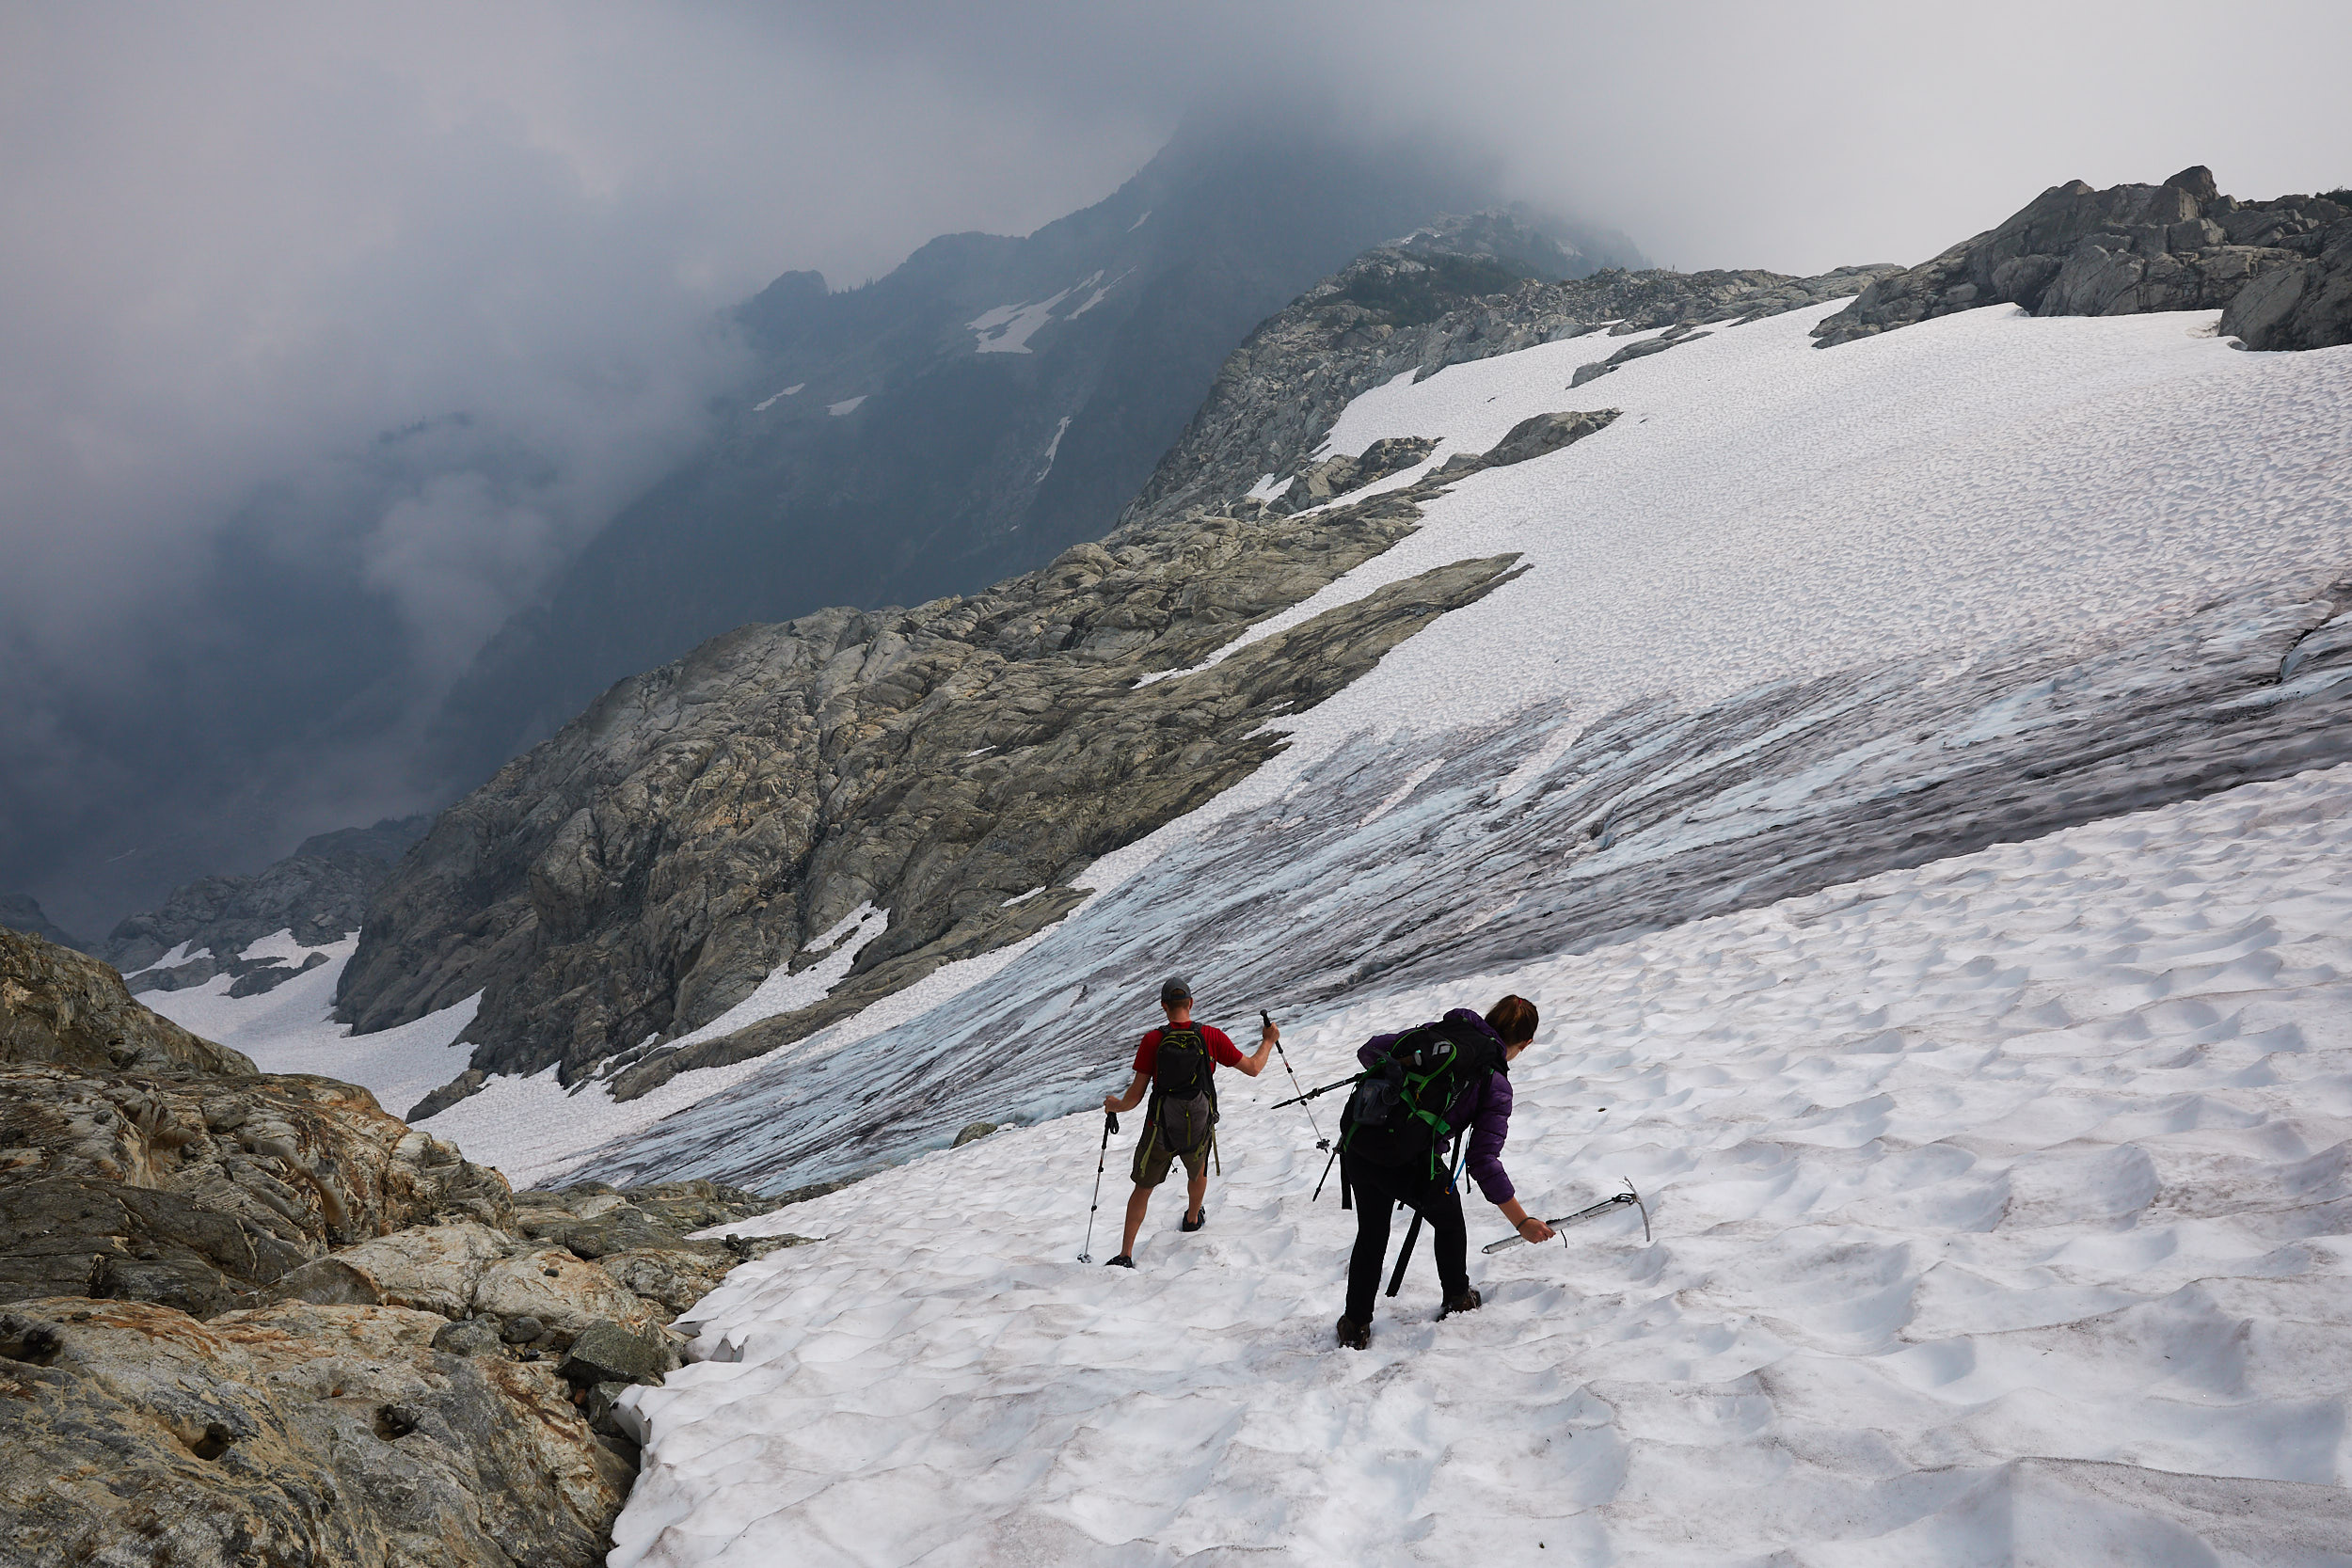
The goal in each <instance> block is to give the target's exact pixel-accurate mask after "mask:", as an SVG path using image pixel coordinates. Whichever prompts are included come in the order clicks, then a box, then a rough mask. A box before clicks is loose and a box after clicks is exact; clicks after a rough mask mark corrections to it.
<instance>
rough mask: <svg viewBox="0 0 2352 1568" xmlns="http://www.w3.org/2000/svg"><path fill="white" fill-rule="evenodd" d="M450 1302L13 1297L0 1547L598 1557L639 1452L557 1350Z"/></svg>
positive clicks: (491, 1558) (150, 1553) (444, 1563)
mask: <svg viewBox="0 0 2352 1568" xmlns="http://www.w3.org/2000/svg"><path fill="white" fill-rule="evenodd" d="M443 1326H445V1325H444V1323H443V1320H441V1319H440V1318H438V1317H437V1316H435V1315H433V1314H432V1313H429V1312H417V1311H409V1310H405V1309H404V1308H400V1307H313V1306H310V1305H308V1304H302V1303H285V1304H279V1305H276V1306H271V1307H259V1308H254V1309H251V1310H246V1311H239V1312H230V1313H227V1314H225V1315H222V1316H219V1317H215V1318H214V1319H212V1320H211V1321H210V1322H205V1323H199V1322H198V1321H196V1320H195V1319H193V1318H191V1317H189V1316H187V1315H186V1314H184V1313H181V1312H177V1311H174V1310H172V1309H170V1308H169V1307H157V1306H150V1305H146V1304H143V1303H138V1302H126V1301H87V1300H79V1299H75V1298H72V1297H63V1298H49V1299H42V1300H34V1301H21V1302H17V1303H14V1304H13V1305H11V1306H10V1307H8V1309H7V1310H6V1312H5V1313H0V1402H4V1403H5V1407H6V1415H5V1417H0V1419H4V1420H5V1422H6V1428H7V1432H8V1448H9V1463H8V1465H5V1466H0V1558H5V1559H6V1560H8V1562H10V1563H15V1564H23V1565H24V1568H52V1565H56V1568H65V1565H66V1564H81V1563H91V1562H109V1563H110V1562H123V1563H129V1562H137V1563H141V1564H154V1565H157V1568H165V1565H181V1564H185V1565H189V1568H196V1565H199V1564H201V1565H204V1568H212V1565H214V1564H224V1565H225V1564H230V1563H257V1564H260V1563H266V1564H273V1565H275V1564H285V1565H289V1568H290V1565H292V1564H295V1563H335V1564H348V1565H351V1568H457V1565H466V1568H474V1565H480V1568H491V1565H497V1568H509V1565H511V1564H516V1563H532V1564H578V1565H580V1568H587V1565H589V1564H593V1563H597V1562H601V1561H602V1560H603V1559H604V1553H605V1550H606V1549H607V1547H608V1546H609V1544H610V1533H609V1532H610V1530H611V1528H612V1519H613V1517H614V1516H615V1515H616V1514H618V1513H619V1512H620V1508H621V1504H622V1502H623V1501H625V1500H626V1498H627V1497H628V1487H629V1483H630V1481H632V1480H633V1479H634V1475H635V1466H634V1465H633V1464H632V1463H631V1462H630V1460H629V1459H628V1457H625V1456H624V1455H623V1454H622V1453H621V1452H618V1451H616V1450H615V1448H614V1447H613V1446H609V1445H607V1444H604V1443H601V1442H598V1441H596V1438H595V1437H594V1435H593V1434H592V1433H591V1432H590V1429H589V1427H588V1424H587V1422H586V1421H585V1420H584V1419H583V1418H582V1417H581V1416H580V1411H579V1409H578V1407H577V1406H575V1404H574V1403H573V1402H572V1396H573V1388H572V1386H571V1384H570V1383H569V1381H568V1380H567V1379H565V1378H564V1376H563V1375H562V1374H561V1373H560V1372H559V1371H558V1370H557V1368H556V1366H555V1364H554V1363H552V1362H548V1361H544V1360H543V1361H539V1362H537V1363H525V1362H520V1361H516V1360H513V1359H510V1358H507V1357H504V1356H465V1355H459V1354H452V1353H450V1352H448V1351H444V1350H437V1349H436V1348H435V1345H434V1338H435V1335H436V1333H437V1331H438V1330H439V1329H441V1328H442V1327H443Z"/></svg>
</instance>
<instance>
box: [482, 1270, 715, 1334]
mask: <svg viewBox="0 0 2352 1568" xmlns="http://www.w3.org/2000/svg"><path fill="white" fill-rule="evenodd" d="M474 1309H475V1310H476V1311H480V1312H494V1313H496V1314H497V1315H498V1316H500V1317H501V1318H504V1319H506V1320H507V1322H508V1323H509V1324H510V1326H511V1325H512V1323H513V1322H514V1320H515V1319H516V1318H521V1317H533V1318H537V1319H538V1320H539V1321H540V1322H541V1323H544V1324H545V1325H546V1327H547V1331H548V1334H549V1335H550V1336H552V1337H553V1339H554V1343H555V1346H556V1348H557V1349H559V1350H562V1349H565V1348H568V1347H569V1346H570V1344H571V1343H572V1341H573V1340H574V1339H575V1338H578V1337H579V1336H580V1333H581V1332H583V1331H584V1330H585V1329H586V1328H587V1327H588V1325H589V1324H591V1323H596V1321H597V1320H599V1319H610V1320H612V1322H613V1323H619V1324H620V1325H621V1326H622V1327H624V1328H628V1329H632V1330H635V1331H637V1332H639V1333H646V1334H651V1333H656V1332H658V1331H659V1330H660V1328H661V1327H662V1325H663V1324H664V1323H667V1322H668V1321H669V1315H668V1314H667V1313H665V1312H663V1311H662V1310H661V1309H660V1308H659V1307H653V1306H650V1305H648V1304H647V1303H645V1302H643V1301H640V1300H639V1299H638V1298H637V1296H636V1295H635V1294H634V1293H632V1292H631V1291H629V1290H628V1288H627V1287H626V1286H624V1285H622V1284H621V1282H620V1281H619V1280H617V1279H614V1278H613V1277H612V1275H609V1274H607V1273H605V1272H604V1270H602V1269H600V1268H598V1267H597V1266H596V1264H594V1263H591V1262H588V1261H586V1260H585V1259H580V1258H578V1257H575V1256H574V1255H573V1254H572V1253H571V1252H570V1251H569V1250H567V1249H565V1248H564V1247H534V1248H532V1249H531V1250H529V1251H525V1252H518V1253H516V1254H515V1255H514V1256H513V1257H511V1258H502V1259H499V1260H498V1261H497V1262H495V1263H492V1264H490V1265H489V1266H488V1267H487V1268H485V1269H484V1270H483V1271H482V1277H481V1281H480V1283H479V1284H477V1285H476V1286H475V1287H474Z"/></svg>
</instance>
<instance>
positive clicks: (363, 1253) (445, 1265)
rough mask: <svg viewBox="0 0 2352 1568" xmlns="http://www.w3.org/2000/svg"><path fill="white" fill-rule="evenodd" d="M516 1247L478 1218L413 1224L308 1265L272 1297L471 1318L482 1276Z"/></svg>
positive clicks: (287, 1278) (283, 1282) (281, 1282)
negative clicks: (446, 1222) (444, 1222)
mask: <svg viewBox="0 0 2352 1568" xmlns="http://www.w3.org/2000/svg"><path fill="white" fill-rule="evenodd" d="M514 1245H515V1243H514V1242H513V1241H512V1240H511V1239H510V1238H509V1237H507V1236H505V1235H503V1234H501V1233H500V1232H498V1231H495V1230H492V1229H491V1228H490V1227H487V1226H485V1225H484V1224H482V1223H481V1222H480V1221H478V1220H470V1219H467V1220H455V1221H453V1222H451V1223H449V1224H446V1225H426V1226H412V1227H409V1228H407V1229H405V1230H398V1231H394V1232H393V1233H392V1234H390V1235H389V1236H379V1237H376V1238H374V1239H373V1240H371V1241H365V1242H361V1243H358V1245H356V1246H351V1247H346V1248H344V1249H343V1250H342V1251H341V1252H338V1253H336V1254H334V1255H333V1256H331V1257H327V1258H322V1259H318V1260H317V1261H315V1262H312V1263H309V1264H305V1265H304V1266H303V1267H301V1268H299V1269H296V1270H294V1271H293V1272H292V1273H290V1274H288V1275H286V1276H285V1277H284V1278H282V1279H280V1280H278V1282H277V1284H276V1285H275V1286H274V1287H272V1289H271V1291H270V1293H271V1295H273V1296H274V1297H276V1298H278V1299H279V1300H286V1301H308V1302H316V1303H320V1304H326V1303H329V1302H343V1303H353V1304H358V1305H365V1306H372V1307H375V1306H380V1307H412V1308H415V1309H417V1310H419V1311H423V1312H437V1313H439V1314H440V1315H441V1316H442V1317H444V1318H464V1317H467V1316H469V1315H470V1314H471V1313H472V1312H473V1310H474V1296H475V1288H476V1287H477V1286H478V1285H479V1284H480V1283H481V1280H482V1275H483V1272H484V1271H485V1269H487V1268H488V1267H489V1266H490V1265H491V1264H493V1263H495V1262H497V1261H498V1260H499V1259H502V1258H504V1257H505V1256H506V1255H507V1254H508V1253H509V1252H511V1251H513V1250H514Z"/></svg>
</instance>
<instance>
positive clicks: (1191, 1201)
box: [1184, 1160, 1209, 1225]
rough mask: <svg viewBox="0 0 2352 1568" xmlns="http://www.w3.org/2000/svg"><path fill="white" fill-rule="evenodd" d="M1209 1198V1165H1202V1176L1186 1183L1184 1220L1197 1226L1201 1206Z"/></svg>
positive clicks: (1203, 1163) (1202, 1163)
mask: <svg viewBox="0 0 2352 1568" xmlns="http://www.w3.org/2000/svg"><path fill="white" fill-rule="evenodd" d="M1208 1196H1209V1165H1208V1162H1207V1161H1205V1160H1204V1161H1202V1162H1201V1163H1200V1175H1198V1176H1196V1177H1194V1178H1193V1179H1192V1180H1190V1181H1187V1182H1185V1183H1184V1199H1185V1205H1184V1218H1186V1219H1188V1220H1190V1221H1192V1222H1193V1223H1194V1224H1195V1225H1198V1224H1200V1205H1201V1204H1202V1202H1203V1201H1205V1200H1206V1199H1207V1197H1208Z"/></svg>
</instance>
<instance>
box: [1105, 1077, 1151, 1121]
mask: <svg viewBox="0 0 2352 1568" xmlns="http://www.w3.org/2000/svg"><path fill="white" fill-rule="evenodd" d="M1151 1086H1152V1075H1151V1074H1150V1073H1148V1072H1138V1073H1136V1076H1135V1081H1134V1082H1132V1083H1130V1084H1129V1085H1127V1092H1126V1093H1125V1094H1106V1095H1104V1097H1103V1110H1104V1114H1105V1115H1108V1116H1114V1117H1115V1116H1117V1115H1119V1114H1120V1112H1121V1111H1132V1110H1134V1109H1135V1108H1136V1106H1137V1105H1140V1104H1142V1103H1143V1091H1144V1090H1146V1089H1148V1088H1150V1087H1151Z"/></svg>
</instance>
